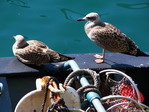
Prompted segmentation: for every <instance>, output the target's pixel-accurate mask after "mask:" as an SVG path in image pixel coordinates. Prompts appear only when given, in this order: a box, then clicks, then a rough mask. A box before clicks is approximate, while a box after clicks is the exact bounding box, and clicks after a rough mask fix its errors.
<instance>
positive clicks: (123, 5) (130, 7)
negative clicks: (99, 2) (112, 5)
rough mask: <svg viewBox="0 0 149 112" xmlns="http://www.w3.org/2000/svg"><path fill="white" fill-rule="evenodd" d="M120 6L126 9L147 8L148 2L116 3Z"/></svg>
mask: <svg viewBox="0 0 149 112" xmlns="http://www.w3.org/2000/svg"><path fill="white" fill-rule="evenodd" d="M117 5H118V6H120V7H124V8H128V9H145V8H149V3H137V4H127V3H118V4H117Z"/></svg>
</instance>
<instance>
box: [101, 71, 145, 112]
mask: <svg viewBox="0 0 149 112" xmlns="http://www.w3.org/2000/svg"><path fill="white" fill-rule="evenodd" d="M100 81H101V84H100V87H99V90H100V91H101V93H102V95H103V96H102V97H104V96H109V95H120V96H125V97H128V98H132V99H133V100H135V102H137V103H138V102H139V99H138V95H137V93H136V90H135V88H134V86H133V84H132V83H131V81H130V80H129V79H128V78H127V77H125V76H122V75H119V74H116V73H112V75H111V74H107V73H102V74H100ZM139 95H140V97H141V100H143V96H141V95H142V94H141V93H139ZM135 102H133V101H132V100H129V99H124V98H117V97H115V98H114V97H112V98H109V99H107V100H106V101H104V102H103V105H104V107H105V108H106V109H107V111H108V112H142V111H144V112H145V108H142V107H141V106H139V105H138V104H136V103H135Z"/></svg>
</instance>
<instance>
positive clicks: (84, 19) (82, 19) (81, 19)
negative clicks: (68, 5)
mask: <svg viewBox="0 0 149 112" xmlns="http://www.w3.org/2000/svg"><path fill="white" fill-rule="evenodd" d="M77 21H86V18H80V19H77Z"/></svg>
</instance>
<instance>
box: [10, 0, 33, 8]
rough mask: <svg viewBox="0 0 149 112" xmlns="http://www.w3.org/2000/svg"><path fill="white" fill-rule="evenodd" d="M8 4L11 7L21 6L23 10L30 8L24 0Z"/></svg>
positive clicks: (11, 0)
mask: <svg viewBox="0 0 149 112" xmlns="http://www.w3.org/2000/svg"><path fill="white" fill-rule="evenodd" d="M7 2H8V3H9V4H11V5H16V6H20V7H23V8H30V6H29V5H28V3H27V2H24V1H22V0H7Z"/></svg>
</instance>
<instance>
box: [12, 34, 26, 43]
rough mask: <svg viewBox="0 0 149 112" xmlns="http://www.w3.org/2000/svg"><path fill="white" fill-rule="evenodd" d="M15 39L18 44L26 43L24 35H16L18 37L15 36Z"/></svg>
mask: <svg viewBox="0 0 149 112" xmlns="http://www.w3.org/2000/svg"><path fill="white" fill-rule="evenodd" d="M13 37H14V39H15V40H16V41H17V42H22V41H24V40H25V39H24V37H23V36H22V35H16V36H13Z"/></svg>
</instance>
